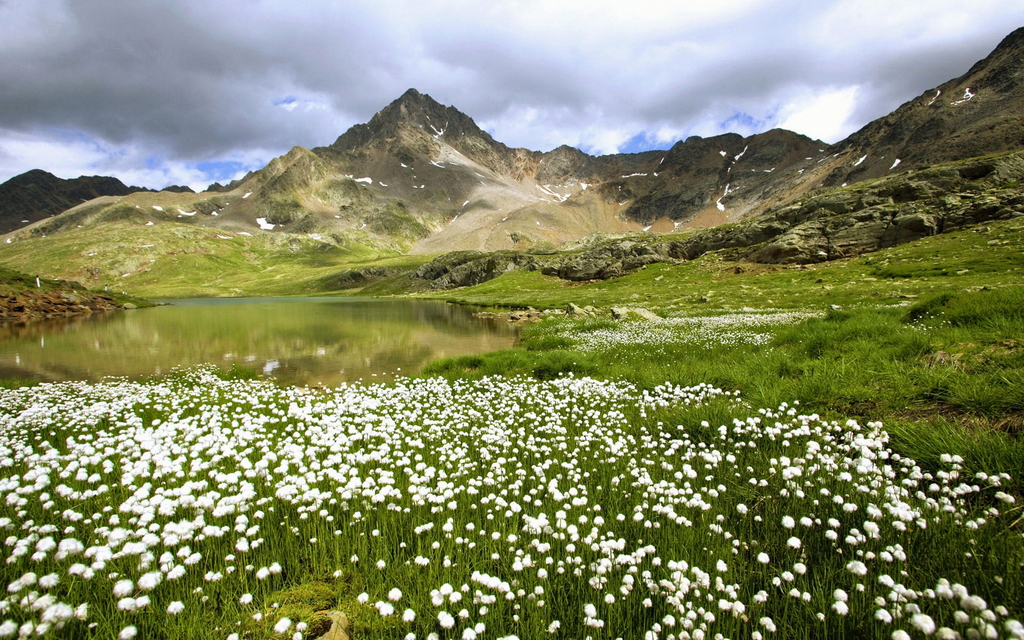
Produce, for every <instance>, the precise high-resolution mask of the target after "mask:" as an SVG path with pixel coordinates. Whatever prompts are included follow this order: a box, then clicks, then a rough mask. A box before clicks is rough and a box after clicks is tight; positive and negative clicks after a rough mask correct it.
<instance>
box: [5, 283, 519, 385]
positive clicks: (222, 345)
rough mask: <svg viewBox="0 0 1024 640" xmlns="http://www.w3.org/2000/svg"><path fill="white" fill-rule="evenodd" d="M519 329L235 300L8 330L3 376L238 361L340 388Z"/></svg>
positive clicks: (402, 310) (478, 349)
mask: <svg viewBox="0 0 1024 640" xmlns="http://www.w3.org/2000/svg"><path fill="white" fill-rule="evenodd" d="M515 339H516V330H515V328H514V327H512V326H510V325H509V324H508V323H506V322H503V321H499V320H494V319H491V318H475V317H473V310H472V309H469V308H466V307H460V306H456V305H450V304H445V303H443V302H435V301H427V300H376V299H368V298H341V299H339V298H234V299H208V300H175V301H173V302H172V304H170V305H169V306H164V307H156V308H152V309H138V310H134V311H116V312H110V313H105V314H98V315H96V316H89V317H82V318H72V319H62V320H59V321H46V322H42V323H38V324H33V325H30V326H27V327H10V326H7V327H0V376H2V377H13V376H19V377H29V378H36V379H42V380H99V379H101V378H103V377H104V376H128V377H130V378H139V377H144V376H149V375H153V374H163V373H168V372H169V371H170V370H171V369H172V368H174V367H178V366H192V365H198V364H204V363H212V364H216V365H218V366H221V367H224V368H227V367H230V366H231V365H232V364H238V365H240V366H243V367H247V368H249V369H253V370H256V371H258V372H260V373H261V374H265V375H268V376H273V377H274V378H276V379H277V380H279V381H280V382H282V383H285V384H297V385H306V384H308V385H315V384H323V385H327V386H334V385H337V384H339V383H341V382H352V381H355V380H359V379H363V380H366V381H375V380H380V379H387V378H390V377H393V376H394V375H396V374H397V375H406V374H414V373H417V372H418V371H419V370H420V369H421V368H422V367H423V366H424V365H426V364H427V363H428V362H430V361H431V360H434V359H436V358H442V357H451V356H461V355H469V354H475V353H483V352H485V351H492V350H495V349H503V348H506V347H510V346H512V345H513V343H514V342H515Z"/></svg>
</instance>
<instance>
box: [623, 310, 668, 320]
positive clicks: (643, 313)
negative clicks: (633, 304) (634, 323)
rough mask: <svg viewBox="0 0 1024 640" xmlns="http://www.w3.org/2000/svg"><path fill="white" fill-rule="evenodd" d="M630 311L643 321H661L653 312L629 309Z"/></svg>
mask: <svg viewBox="0 0 1024 640" xmlns="http://www.w3.org/2000/svg"><path fill="white" fill-rule="evenodd" d="M630 311H632V312H633V314H635V315H638V316H640V317H641V318H643V319H644V320H651V321H654V320H661V316H659V315H658V314H656V313H654V312H653V311H648V310H647V309H643V308H641V309H630Z"/></svg>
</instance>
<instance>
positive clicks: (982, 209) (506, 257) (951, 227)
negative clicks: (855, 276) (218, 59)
mask: <svg viewBox="0 0 1024 640" xmlns="http://www.w3.org/2000/svg"><path fill="white" fill-rule="evenodd" d="M1019 216H1024V152H1014V153H1007V154H1002V155H998V156H988V157H983V158H977V159H973V160H967V161H962V162H956V163H948V164H945V165H938V166H935V167H931V168H928V169H925V170H922V171H914V172H909V173H906V174H902V175H899V176H893V177H890V178H884V179H880V180H875V181H870V182H866V183H863V184H861V185H857V186H854V187H847V188H845V189H833V190H827V191H824V192H822V193H818V194H816V195H812V196H810V197H807V198H805V199H803V200H801V201H798V202H795V203H793V204H790V205H786V206H783V207H776V208H774V209H771V210H769V211H768V212H767V213H765V214H764V215H762V216H758V217H757V218H753V219H751V220H747V221H745V222H742V223H739V224H735V225H726V226H720V227H715V228H711V229H706V230H702V231H698V232H696V233H694V234H692V235H690V236H688V237H685V238H682V239H666V238H662V237H660V236H654V235H648V236H637V237H632V238H624V239H617V240H610V241H605V242H601V243H596V244H594V245H592V246H589V247H587V248H585V249H583V250H580V251H576V252H572V253H568V254H565V253H562V254H554V255H552V254H528V253H520V252H514V251H506V252H498V253H491V254H488V253H481V252H477V251H463V252H456V253H450V254H445V255H443V256H440V257H438V258H436V259H435V260H433V261H431V262H429V263H427V264H425V265H423V266H422V267H420V268H419V269H417V270H416V272H414V273H413V277H415V278H420V279H424V280H430V281H431V284H430V286H431V288H434V289H451V288H456V287H464V286H471V285H474V284H479V283H481V282H486V281H487V280H490V279H492V278H496V277H498V276H499V275H501V274H502V273H506V272H508V271H510V270H513V269H524V270H528V271H536V270H539V271H541V272H542V273H543V274H545V275H549V276H557V277H558V278H561V279H563V280H569V281H588V280H606V279H609V278H615V277H618V276H621V275H624V274H626V273H629V272H630V271H633V270H635V269H638V268H641V267H643V266H645V265H648V264H653V263H656V262H665V261H673V260H694V259H696V258H699V257H700V256H702V255H704V254H705V253H708V252H711V251H721V250H727V251H729V252H730V253H729V255H730V257H731V258H733V259H737V260H746V261H750V262H760V263H767V264H809V263H815V262H825V261H828V260H836V259H839V258H849V257H853V256H858V255H861V254H864V253H869V252H872V251H878V250H880V249H885V248H888V247H894V246H897V245H900V244H904V243H907V242H912V241H914V240H919V239H921V238H924V237H927V236H932V235H936V234H939V233H947V232H950V231H956V230H958V229H964V228H967V227H970V226H973V225H977V224H981V223H984V222H990V221H995V220H1006V219H1008V218H1014V217H1019Z"/></svg>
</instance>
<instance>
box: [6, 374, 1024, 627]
mask: <svg viewBox="0 0 1024 640" xmlns="http://www.w3.org/2000/svg"><path fill="white" fill-rule="evenodd" d="M950 454H951V455H949V456H946V457H944V458H943V461H944V465H945V466H944V468H942V469H939V470H934V469H933V470H931V471H928V470H924V469H922V468H920V467H919V466H918V465H917V463H915V461H913V460H910V459H906V458H902V457H900V456H899V455H898V454H895V453H894V452H893V451H892V450H891V449H890V447H889V443H888V436H887V434H886V432H885V430H884V427H883V425H881V424H878V423H870V424H857V423H856V422H853V421H849V422H845V423H837V422H828V421H825V420H823V419H821V418H820V417H819V416H817V415H804V414H803V413H802V412H801V411H800V408H799V407H797V406H787V405H783V406H781V407H776V408H771V409H767V408H761V409H758V408H752V407H748V406H746V405H745V404H744V403H743V402H742V401H741V399H740V398H739V397H737V396H736V395H734V394H730V393H725V392H722V391H720V390H717V389H714V388H711V387H708V386H706V385H697V386H694V387H690V388H680V387H669V386H665V387H661V388H657V389H654V390H650V391H645V390H638V389H636V388H634V387H632V386H631V385H628V384H625V383H616V382H606V381H597V380H591V379H586V378H583V379H579V378H572V377H565V378H560V379H557V380H553V381H548V382H539V381H536V380H527V379H504V378H485V379H483V380H479V381H474V382H454V383H453V382H446V381H444V380H442V379H438V378H430V379H400V380H398V381H396V382H394V383H392V384H388V385H365V386H359V385H354V386H343V387H340V388H338V389H335V390H330V391H321V390H308V389H298V388H280V387H277V386H274V385H273V384H271V383H268V382H263V381H237V380H233V381H227V380H223V379H222V378H221V377H219V376H218V375H216V374H215V372H214V371H213V370H212V369H197V370H191V371H188V372H184V373H179V374H177V375H173V376H169V377H167V378H164V379H161V380H158V381H154V382H141V383H136V382H127V381H112V382H107V383H102V384H86V383H60V384H43V385H40V386H37V387H32V388H24V389H19V390H15V391H2V390H0V504H2V505H3V507H2V511H0V513H2V517H0V531H2V532H3V533H2V534H0V536H2V537H4V538H5V540H4V545H3V553H4V561H3V562H2V563H0V572H2V574H0V578H2V583H3V585H4V587H5V590H4V592H3V593H2V594H0V598H3V599H2V600H0V637H2V638H7V637H26V638H28V637H33V638H34V637H53V638H85V637H96V638H121V639H127V638H133V637H139V638H217V639H221V640H224V639H227V640H238V639H239V638H245V637H254V638H268V637H274V638H295V639H300V638H303V637H307V636H309V637H312V635H311V632H312V627H308V626H307V624H308V623H307V621H305V620H299V619H292V618H290V617H289V616H288V615H287V611H286V610H285V609H286V607H281V606H275V605H279V604H281V603H279V602H277V600H276V599H275V598H276V597H277V596H276V595H275V594H280V593H281V591H282V589H285V588H288V587H293V586H295V585H302V584H304V583H307V582H310V581H314V580H316V581H321V582H326V583H327V584H329V585H331V588H332V589H335V590H336V592H337V593H338V594H339V602H338V603H337V604H336V607H337V608H338V609H340V610H343V611H345V612H346V613H347V614H348V615H349V616H350V617H351V618H352V619H353V620H354V621H356V623H357V624H356V629H355V638H357V639H358V638H360V637H374V638H378V637H391V638H407V639H412V638H422V639H428V638H461V639H463V640H473V639H474V638H512V637H517V638H523V639H534V638H547V637H550V638H574V639H578V640H584V639H585V638H592V639H594V640H596V639H598V638H609V639H611V638H624V639H629V638H638V639H639V638H644V639H654V638H663V639H666V640H678V639H686V638H694V639H708V640H710V639H711V638H754V639H760V638H772V637H801V638H803V637H841V636H847V637H877V638H893V639H897V640H899V639H903V638H911V637H913V638H917V637H925V636H934V637H937V638H956V637H965V638H997V637H1018V638H1019V637H1024V626H1022V625H1021V623H1020V622H1018V620H1019V619H1021V616H1022V614H1024V603H1022V602H1020V601H1012V600H1009V601H1008V598H1011V597H1013V594H1019V593H1020V589H1019V588H1018V587H1017V585H1019V584H1020V581H1021V580H1022V575H1024V573H1022V570H1021V566H1020V558H1019V557H1016V558H1013V559H1012V561H1007V560H1008V559H1007V558H1005V557H1001V556H1000V554H1001V549H1003V548H1004V547H1005V546H1006V545H1005V542H1006V541H1007V540H1009V539H1010V538H1011V537H1013V536H1016V537H1019V536H1020V534H1019V533H1018V532H1016V531H1015V530H1013V529H1012V528H1011V525H1013V524H1014V521H1015V520H1016V519H1017V518H1019V516H1020V513H1019V509H1018V506H1017V505H1016V504H1015V500H1014V498H1013V496H1011V495H1008V494H1007V493H1004V492H1003V490H1002V489H1003V487H1002V486H1001V485H1003V484H1004V483H1005V482H1006V480H1007V476H1006V475H1005V474H1003V475H1001V474H1000V470H999V469H990V470H987V473H977V474H970V475H968V474H966V473H962V471H963V469H962V466H961V464H960V463H961V462H962V461H961V460H959V458H958V457H957V456H956V455H955V452H950ZM1018 526H1019V525H1018ZM1008 529H1009V530H1008ZM1017 546H1019V545H1017ZM1011 547H1012V545H1011ZM1013 548H1017V547H1013ZM993 567H996V568H997V569H993ZM352 585H356V588H355V591H353V592H352V593H350V594H347V592H346V591H345V590H346V589H350V588H352ZM346 594H347V595H346ZM320 631H321V632H322V629H321V630H320Z"/></svg>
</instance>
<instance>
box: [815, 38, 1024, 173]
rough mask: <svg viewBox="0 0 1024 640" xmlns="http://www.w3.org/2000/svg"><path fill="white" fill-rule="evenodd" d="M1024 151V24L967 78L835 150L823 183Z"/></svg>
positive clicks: (913, 103)
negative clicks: (836, 159) (836, 158)
mask: <svg viewBox="0 0 1024 640" xmlns="http://www.w3.org/2000/svg"><path fill="white" fill-rule="evenodd" d="M1022 148H1024V27H1022V28H1020V29H1017V30H1016V31H1014V32H1013V33H1011V34H1010V35H1008V36H1006V38H1004V39H1003V41H1002V42H1000V43H999V45H998V46H997V47H996V48H995V50H993V51H992V53H990V54H989V55H988V56H987V57H986V58H985V59H984V60H981V61H979V62H978V63H976V64H975V65H974V66H972V67H971V68H970V69H969V70H968V71H967V73H965V74H963V75H962V76H960V77H958V78H954V79H953V80H950V81H949V82H946V83H944V84H941V85H939V86H938V87H936V88H934V89H930V90H928V91H926V92H924V93H923V94H921V95H920V96H918V97H916V98H914V99H913V100H911V101H909V102H907V103H905V104H903V105H902V106H900V107H899V108H898V109H896V110H895V111H893V112H892V113H890V114H889V115H887V116H885V117H883V118H879V119H878V120H874V121H873V122H870V123H868V124H867V125H866V126H864V127H863V128H862V129H860V130H859V131H857V132H855V133H854V134H852V135H851V136H849V137H848V138H846V139H845V140H843V141H841V142H839V143H837V144H836V145H835V146H834V152H835V153H839V154H841V155H843V156H845V157H847V158H850V159H854V158H855V159H856V160H854V161H853V162H852V163H850V162H845V163H843V164H842V165H841V166H839V167H837V168H836V169H835V170H833V171H832V173H831V174H829V176H828V178H826V180H825V181H824V182H825V185H826V186H839V185H842V184H844V183H846V184H852V183H854V182H859V181H861V180H866V179H870V178H877V177H880V176H884V175H887V174H888V173H889V172H891V171H894V170H896V169H897V167H898V168H899V169H901V170H903V169H919V168H922V167H926V166H929V165H932V164H936V163H939V162H948V161H952V160H961V159H964V158H972V157H975V156H981V155H986V154H991V153H998V152H1001V151H1013V150H1015V149H1022Z"/></svg>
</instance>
